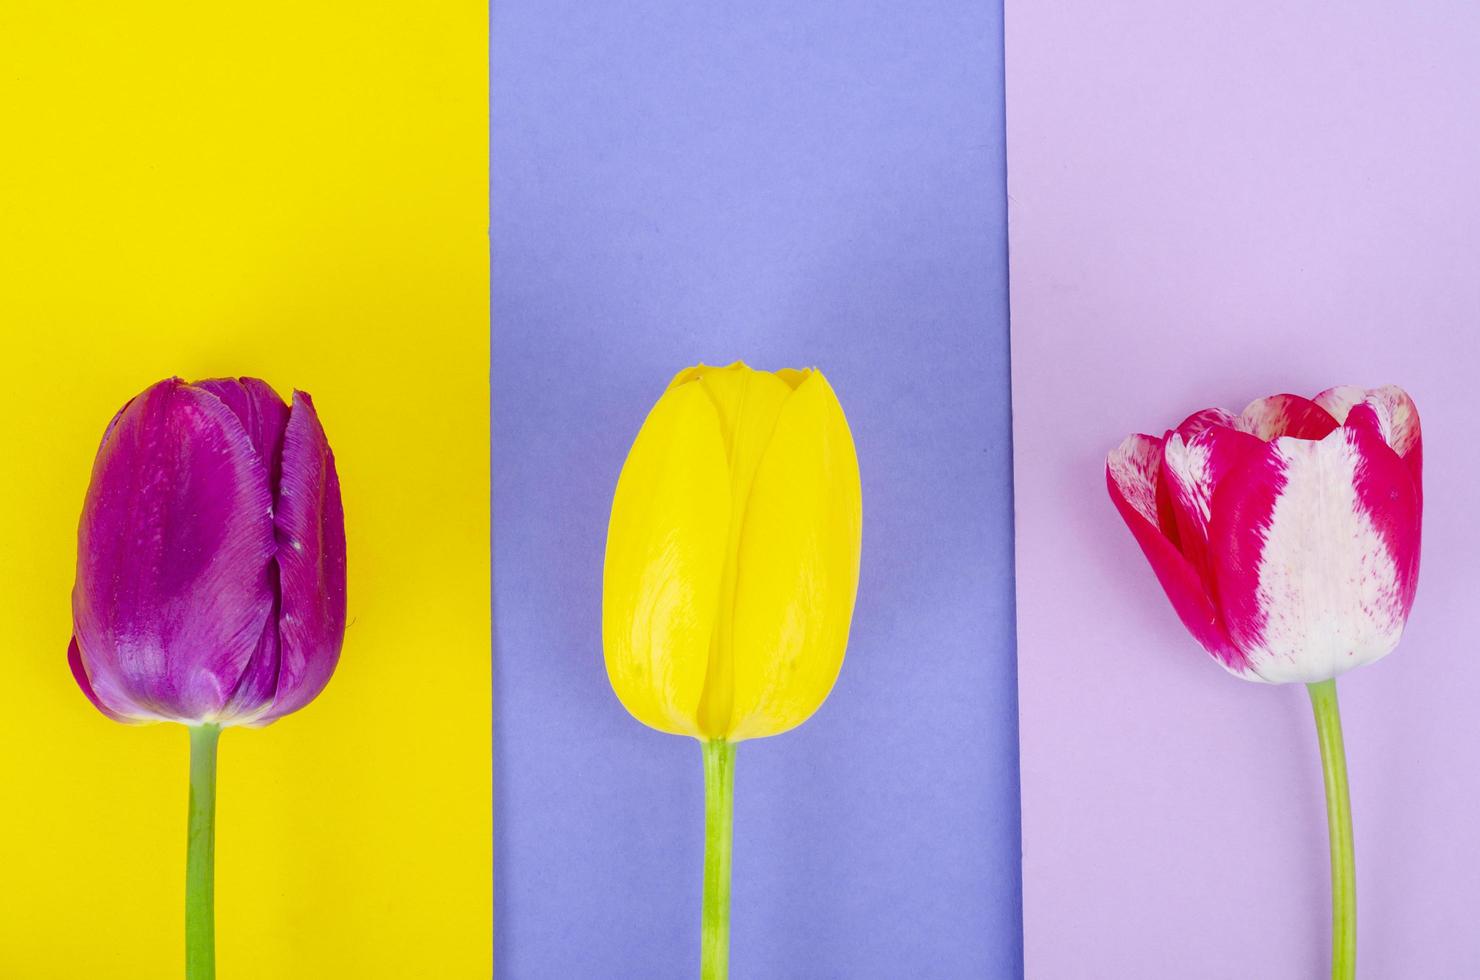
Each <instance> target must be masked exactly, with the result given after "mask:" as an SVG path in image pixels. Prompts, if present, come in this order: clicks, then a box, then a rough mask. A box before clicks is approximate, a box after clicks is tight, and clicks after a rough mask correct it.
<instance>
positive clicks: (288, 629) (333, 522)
mask: <svg viewBox="0 0 1480 980" xmlns="http://www.w3.org/2000/svg"><path fill="white" fill-rule="evenodd" d="M275 514H276V517H275V519H276V524H277V542H278V559H277V560H278V570H279V574H280V576H281V578H280V592H281V595H282V606H281V610H280V613H279V617H278V627H279V629H278V632H279V636H280V637H281V653H280V666H279V670H278V688H277V698H276V700H275V701H274V703H273V706H272V708H271V709H270V710H269V711H268V713H267V714H266V715H265V716H264V717H263V718H262V723H263V724H265V723H267V722H269V721H272V720H274V719H276V718H280V717H282V716H283V715H285V714H288V713H289V712H292V711H297V710H298V709H299V708H301V707H303V706H304V705H305V704H307V703H308V702H310V701H312V700H313V699H314V697H315V696H317V695H318V693H319V692H320V691H322V690H323V689H324V685H325V684H327V683H328V682H329V677H330V676H331V675H332V674H333V673H334V666H335V664H337V663H338V662H339V650H340V647H341V645H342V644H343V642H344V610H345V591H344V510H343V508H342V507H341V504H340V499H339V476H338V474H337V473H336V472H335V469H334V453H333V452H332V451H331V450H330V449H329V442H328V440H327V439H326V438H325V436H324V429H323V427H322V426H321V425H320V424H319V417H318V414H317V413H316V412H315V411H314V407H313V400H312V399H311V398H309V396H308V395H306V394H304V393H303V392H301V391H295V392H293V410H292V413H291V415H290V416H289V418H288V431H287V435H286V437H285V438H284V440H283V476H282V482H281V483H280V484H279V486H278V496H277V509H276V512H275Z"/></svg>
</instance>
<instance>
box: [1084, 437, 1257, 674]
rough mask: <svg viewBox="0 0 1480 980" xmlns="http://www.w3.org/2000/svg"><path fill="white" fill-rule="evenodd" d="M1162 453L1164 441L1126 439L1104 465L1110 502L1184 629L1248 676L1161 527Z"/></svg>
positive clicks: (1199, 584) (1196, 578)
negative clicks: (1158, 498)
mask: <svg viewBox="0 0 1480 980" xmlns="http://www.w3.org/2000/svg"><path fill="white" fill-rule="evenodd" d="M1162 453H1163V443H1162V440H1160V439H1157V438H1155V437H1153V436H1147V435H1132V436H1128V437H1126V439H1125V441H1124V442H1122V443H1121V444H1120V446H1119V447H1117V448H1116V449H1115V450H1114V451H1113V452H1112V453H1110V455H1109V457H1108V458H1107V459H1106V461H1105V483H1106V485H1107V486H1108V487H1109V490H1110V499H1111V501H1112V502H1113V503H1114V504H1115V508H1116V510H1118V511H1119V512H1120V516H1121V518H1122V519H1123V520H1124V521H1125V523H1126V526H1127V527H1128V528H1130V531H1131V534H1132V535H1133V536H1134V537H1135V539H1136V543H1137V544H1139V545H1140V546H1141V551H1142V552H1143V553H1144V554H1145V555H1146V560H1147V561H1149V562H1150V563H1151V569H1152V571H1154V572H1155V573H1156V578H1157V581H1159V582H1160V583H1161V587H1162V590H1163V591H1165V592H1166V594H1167V598H1168V599H1170V600H1171V602H1172V608H1174V609H1175V610H1176V611H1177V616H1178V618H1180V619H1181V620H1182V624H1183V625H1184V626H1186V627H1187V629H1188V631H1189V632H1191V633H1192V635H1193V637H1194V638H1195V639H1196V640H1197V641H1198V642H1199V643H1201V644H1202V646H1203V648H1204V649H1206V650H1207V651H1208V652H1209V653H1211V654H1212V655H1213V657H1214V658H1215V659H1216V660H1217V661H1218V662H1219V663H1220V664H1222V665H1223V666H1224V667H1226V668H1227V669H1228V670H1229V671H1231V672H1233V673H1235V674H1238V675H1240V676H1246V675H1247V674H1248V670H1249V664H1248V660H1247V658H1246V657H1245V656H1244V655H1243V653H1242V652H1241V651H1240V650H1239V649H1238V648H1237V647H1236V646H1235V645H1234V644H1233V643H1232V641H1231V640H1230V639H1229V637H1228V634H1227V632H1226V631H1225V630H1224V627H1223V624H1222V620H1221V617H1220V616H1219V614H1218V611H1217V609H1216V608H1215V607H1214V605H1213V602H1212V599H1211V598H1210V597H1209V595H1208V592H1207V589H1206V587H1205V586H1204V584H1203V580H1202V577H1201V576H1200V575H1199V574H1198V572H1197V569H1196V568H1195V567H1194V566H1193V564H1192V563H1191V562H1190V561H1188V559H1187V558H1186V557H1185V556H1184V555H1183V554H1182V553H1181V552H1180V551H1178V550H1177V547H1176V546H1175V545H1174V544H1173V543H1172V541H1171V540H1170V539H1169V538H1168V537H1167V536H1166V535H1165V534H1163V533H1162V531H1161V529H1160V528H1159V527H1158V524H1157V508H1156V486H1157V482H1158V480H1159V478H1160V473H1161V458H1162Z"/></svg>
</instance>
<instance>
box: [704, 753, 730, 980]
mask: <svg viewBox="0 0 1480 980" xmlns="http://www.w3.org/2000/svg"><path fill="white" fill-rule="evenodd" d="M734 813H735V743H733V742H726V741H723V740H716V741H712V742H705V743H704V925H703V939H702V946H701V952H700V960H699V976H700V977H701V978H702V980H726V978H727V977H728V976H729V975H730V846H731V843H732V841H733V840H734V832H733V826H734Z"/></svg>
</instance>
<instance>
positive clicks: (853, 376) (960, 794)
mask: <svg viewBox="0 0 1480 980" xmlns="http://www.w3.org/2000/svg"><path fill="white" fill-rule="evenodd" d="M999 18H1000V15H999V12H998V11H997V10H995V9H994V8H993V6H992V5H991V4H986V3H966V2H944V3H931V4H897V3H873V2H870V3H841V2H824V3H808V4H796V3H781V2H763V3H758V4H747V5H743V6H734V5H714V4H700V5H695V4H685V3H671V2H658V0H643V2H636V3H628V4H620V5H614V4H597V3H579V2H559V3H549V2H532V0H509V2H500V3H496V4H495V5H494V8H493V25H492V43H493V170H492V190H493V195H492V215H493V232H492V234H493V239H492V245H493V269H494V276H493V327H494V338H493V409H494V411H493V452H494V518H495V534H494V581H495V586H494V621H495V668H494V670H495V678H494V680H495V683H494V688H495V713H494V729H495V772H496V774H497V790H496V800H495V815H496V820H495V839H496V844H495V851H496V887H495V893H496V902H497V906H498V915H497V920H496V929H495V936H496V942H495V947H496V962H497V966H498V972H499V975H500V976H507V977H514V978H530V977H643V978H650V980H664V978H684V977H691V976H693V975H694V974H695V973H696V971H697V967H698V956H699V908H700V880H701V871H702V846H703V837H702V834H703V817H704V808H703V780H702V772H701V763H700V749H699V746H698V744H697V743H695V742H694V741H693V740H691V739H686V738H680V737H675V736H670V735H663V734H660V733H658V732H656V731H653V730H650V729H647V728H644V727H643V726H642V725H641V724H639V723H638V722H637V721H635V720H634V719H633V718H631V717H630V716H628V714H627V713H626V711H625V710H623V708H622V706H621V704H620V703H619V702H618V701H617V699H616V697H615V695H614V694H613V693H612V691H611V689H610V687H609V685H608V683H607V679H606V674H605V670H604V667H603V662H602V650H601V573H602V555H603V548H604V542H605V537H606V525H607V517H608V514H609V508H610V504H611V496H612V491H613V489H614V487H615V485H616V481H617V474H618V472H619V470H620V468H621V466H622V461H623V459H624V457H625V455H626V452H627V449H628V447H629V446H630V445H631V442H632V439H633V437H634V436H635V435H636V434H637V430H638V427H639V426H640V425H641V424H642V421H643V418H644V416H645V415H646V413H647V411H648V409H649V408H650V407H651V406H652V404H653V402H655V401H656V400H657V398H658V396H659V395H660V394H661V393H662V391H663V389H664V386H665V385H666V384H667V383H668V380H669V378H670V377H671V376H672V375H673V374H674V373H675V372H677V371H678V370H679V369H680V368H682V367H684V366H686V365H688V364H691V363H694V362H698V361H701V360H704V361H708V362H709V363H720V364H723V363H728V362H729V361H731V360H733V359H736V358H743V359H745V360H747V361H748V362H750V363H751V364H753V365H755V366H757V367H763V368H777V367H784V366H797V365H816V366H818V367H820V368H821V369H822V370H823V371H824V372H825V373H826V375H827V376H828V378H829V379H830V380H831V382H832V384H833V386H834V387H835V389H836V390H837V393H838V396H839V398H840V399H841V402H842V404H843V407H844V409H845V410H846V412H847V414H848V419H849V422H850V423H851V426H852V430H853V436H854V439H855V442H856V444H857V450H858V457H859V462H860V467H861V471H862V480H863V510H864V518H863V526H864V531H863V534H864V540H863V558H862V578H861V584H860V586H859V591H858V604H857V611H856V614H855V618H854V622H853V629H852V635H851V640H850V644H849V651H848V655H847V659H846V661H845V662H844V664H843V668H842V674H841V676H840V677H839V679H838V682H837V685H836V687H835V688H834V689H833V691H832V694H831V696H830V698H829V699H828V701H827V702H826V703H825V704H824V705H823V706H822V708H821V710H820V711H818V713H817V714H816V715H815V716H813V717H812V718H811V719H810V720H809V721H807V722H806V723H805V724H803V725H802V726H801V727H800V728H798V729H796V730H794V731H791V732H789V733H786V734H783V735H780V736H777V737H775V738H772V739H765V740H760V741H752V742H745V743H742V744H741V745H740V746H739V750H738V758H737V763H736V776H735V786H736V789H735V794H736V802H735V845H734V894H733V907H732V910H733V932H732V937H731V940H732V950H733V954H732V974H731V975H732V976H735V977H807V978H822V977H847V978H850V980H866V978H880V980H896V978H898V977H903V976H932V977H1004V978H1005V977H1015V976H1017V975H1018V973H1019V968H1020V967H1019V962H1020V961H1019V950H1020V947H1019V922H1018V834H1017V813H1018V807H1017V792H1016V784H1017V773H1016V758H1017V751H1016V745H1015V737H1016V721H1015V717H1014V709H1013V693H1014V682H1013V670H1012V648H1011V610H1012V606H1011V591H1010V590H1011V577H1010V568H1011V557H1010V556H1011V541H1010V527H1011V518H1010V513H1011V511H1010V506H1011V505H1010V494H1009V482H1010V481H1009V469H1008V466H1009V459H1008V445H1009V433H1008V425H1009V422H1008V395H1007V359H1006V358H1007V345H1006V340H1007V336H1006V292H1005V290H1006V282H1005V272H1006V264H1005V263H1006V255H1005V244H1006V237H1005V228H1004V224H1003V219H1004V211H1005V205H1004V200H1003V173H1002V168H1003V162H1004V161H1003V149H1002V133H1001V129H1002V115H1001V113H1002V106H1001V95H1002V93H1001V62H1000V19H999Z"/></svg>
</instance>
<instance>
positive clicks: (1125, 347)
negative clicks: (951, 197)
mask: <svg viewBox="0 0 1480 980" xmlns="http://www.w3.org/2000/svg"><path fill="white" fill-rule="evenodd" d="M1477 66H1480V15H1477V12H1476V9H1475V8H1474V7H1473V6H1471V5H1468V4H1463V3H1426V4H1388V3H1379V2H1365V0H1364V2H1359V3H1350V4H1344V5H1339V6H1325V5H1316V4H1294V5H1290V4H1269V3H1252V4H1251V3H1244V2H1239V3H1233V2H1226V3H1225V2H1218V3H1209V4H1185V3H1174V2H1162V0H1155V2H1136V3H1129V2H1114V3H1103V4H1083V3H1080V4H1069V3H1061V2H1051V3H1044V2H1038V0H1033V2H1028V0H1023V2H1016V0H1014V2H1012V3H1009V5H1008V11H1007V69H1008V73H1007V91H1008V99H1009V104H1008V146H1009V161H1008V181H1009V200H1010V201H1011V204H1010V209H1011V229H1012V239H1011V252H1012V315H1013V329H1012V343H1013V400H1014V404H1013V410H1014V445H1015V461H1016V473H1015V476H1016V500H1017V556H1018V557H1017V584H1018V617H1019V618H1018V642H1019V648H1018V664H1019V678H1020V680H1019V693H1020V697H1021V738H1022V782H1023V785H1022V793H1023V849H1024V854H1023V875H1024V885H1023V888H1024V903H1025V904H1024V920H1025V921H1024V930H1025V955H1026V973H1027V976H1029V977H1031V978H1055V980H1057V978H1065V977H1085V976H1094V977H1096V978H1100V980H1115V978H1137V980H1139V978H1144V977H1153V976H1154V977H1199V978H1230V980H1233V978H1247V977H1259V978H1261V980H1296V978H1302V980H1303V978H1309V977H1313V976H1319V975H1322V974H1324V973H1326V972H1327V971H1328V968H1327V966H1326V963H1327V957H1328V955H1329V954H1328V942H1329V938H1328V929H1329V914H1330V910H1329V905H1328V902H1329V898H1328V895H1329V892H1328V882H1327V855H1326V826H1325V812H1324V801H1323V796H1322V788H1321V769H1320V761H1319V757H1318V754H1317V748H1316V742H1315V733H1314V725H1313V722H1312V720H1311V711H1310V707H1309V705H1308V703H1307V697H1306V692H1305V691H1304V690H1303V689H1302V688H1300V687H1299V686H1285V687H1268V686H1264V685H1258V684H1251V683H1246V682H1243V681H1240V680H1237V679H1235V678H1234V677H1232V676H1230V675H1228V674H1225V673H1224V672H1223V671H1222V670H1221V669H1220V668H1219V667H1218V666H1216V665H1215V663H1214V662H1213V661H1212V660H1211V658H1209V657H1208V656H1207V655H1206V654H1205V653H1203V652H1202V651H1201V650H1200V648H1198V647H1197V646H1196V645H1195V644H1194V643H1193V641H1192V640H1191V639H1190V638H1189V637H1188V636H1187V635H1186V634H1185V633H1184V631H1183V629H1182V627H1181V626H1180V624H1179V623H1178V621H1177V619H1176V617H1175V615H1174V614H1173V612H1172V609H1171V607H1170V604H1169V603H1168V602H1167V600H1166V599H1165V597H1164V596H1163V595H1162V593H1161V590H1160V589H1159V587H1158V586H1157V583H1156V581H1155V579H1154V578H1153V576H1152V573H1151V571H1150V569H1149V567H1148V566H1147V565H1146V563H1145V562H1144V560H1143V559H1142V557H1141V555H1140V552H1139V550H1138V549H1137V547H1136V545H1135V543H1134V541H1133V540H1132V538H1131V536H1130V534H1129V533H1128V532H1127V530H1126V529H1125V527H1124V526H1123V525H1122V523H1121V521H1120V518H1119V517H1118V516H1117V515H1116V513H1115V511H1114V509H1113V508H1112V506H1111V504H1110V502H1109V500H1108V498H1107V496H1106V491H1105V478H1104V457H1105V453H1106V452H1107V451H1109V450H1110V449H1111V448H1112V447H1114V446H1115V445H1116V444H1117V443H1118V442H1119V441H1120V440H1121V439H1122V438H1123V437H1124V436H1125V435H1126V434H1127V433H1129V432H1133V431H1144V432H1151V433H1156V434H1160V433H1161V432H1163V431H1164V430H1165V429H1166V428H1167V427H1170V426H1171V425H1174V424H1175V423H1176V422H1178V421H1180V420H1181V418H1182V417H1183V416H1184V415H1186V414H1188V413H1190V412H1192V411H1194V410H1196V409H1199V408H1203V407H1207V406H1210V405H1222V406H1225V407H1228V408H1231V409H1234V410H1238V409H1241V408H1242V407H1243V406H1244V404H1245V403H1246V402H1248V401H1250V400H1252V399H1253V398H1255V397H1257V396H1260V395H1264V394H1269V393H1274V392H1285V391H1289V392H1296V393H1301V394H1306V395H1310V394H1314V393H1315V392H1317V391H1320V390H1321V389H1323V388H1325V387H1327V386H1329V385H1333V384H1337V383H1342V382H1348V383H1355V384H1360V385H1364V386H1376V385H1380V384H1384V383H1396V384H1400V385H1402V386H1404V387H1405V388H1407V390H1408V391H1409V392H1411V393H1412V395H1413V397H1414V398H1415V400H1416V401H1417V404H1418V407H1419V411H1420V413H1421V415H1422V419H1423V428H1424V443H1425V480H1424V483H1425V495H1426V500H1425V508H1426V520H1425V534H1426V540H1425V542H1424V558H1423V569H1422V576H1421V580H1420V583H1419V588H1418V600H1417V605H1416V607H1415V609H1414V611H1413V615H1412V618H1411V620H1410V623H1409V628H1408V631H1407V634H1406V635H1405V638H1404V640H1403V643H1402V645H1401V646H1400V647H1399V648H1398V650H1397V651H1396V652H1395V653H1393V654H1392V655H1390V656H1389V657H1388V658H1387V659H1385V660H1383V661H1381V662H1380V663H1378V664H1375V665H1373V666H1370V667H1365V668H1362V669H1360V670H1357V671H1354V672H1352V673H1349V674H1347V675H1345V676H1343V677H1342V678H1341V680H1340V681H1339V689H1340V692H1341V697H1342V700H1343V703H1342V711H1343V717H1344V720H1345V725H1346V747H1347V753H1348V759H1349V763H1350V776H1351V787H1352V804H1353V809H1354V819H1355V827H1356V859H1357V879H1358V887H1357V898H1358V904H1359V913H1358V932H1359V942H1358V955H1357V960H1358V964H1359V971H1360V975H1361V976H1366V977H1469V976H1480V932H1477V931H1476V930H1475V929H1474V927H1473V922H1472V919H1473V912H1472V910H1473V909H1474V908H1475V907H1476V906H1477V905H1480V877H1477V875H1476V873H1475V867H1476V866H1475V855H1476V854H1480V822H1477V821H1476V820H1475V818H1474V813H1475V810H1476V808H1477V806H1480V767H1477V766H1476V765H1475V764H1474V747H1475V746H1476V745H1477V744H1480V713H1477V712H1476V711H1475V710H1474V703H1473V702H1474V696H1475V692H1476V691H1477V690H1480V659H1477V658H1476V657H1475V655H1474V651H1473V649H1472V646H1473V637H1474V636H1475V635H1476V634H1477V632H1480V604H1477V603H1476V602H1475V597H1476V596H1477V595H1480V572H1477V569H1480V566H1477V563H1476V560H1475V555H1476V554H1477V553H1480V522H1476V521H1475V520H1474V517H1473V509H1474V501H1475V491H1474V488H1475V485H1476V483H1477V481H1480V456H1477V454H1476V453H1475V450H1474V437H1473V429H1474V424H1473V414H1474V406H1473V395H1472V390H1473V387H1474V378H1475V376H1476V372H1477V369H1480V285H1477V279H1476V276H1475V269H1476V268H1477V267H1480V183H1477V181H1476V179H1475V175H1476V174H1477V173H1480V129H1477V127H1476V125H1475V120H1476V119H1477V118H1480V67H1477Z"/></svg>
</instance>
